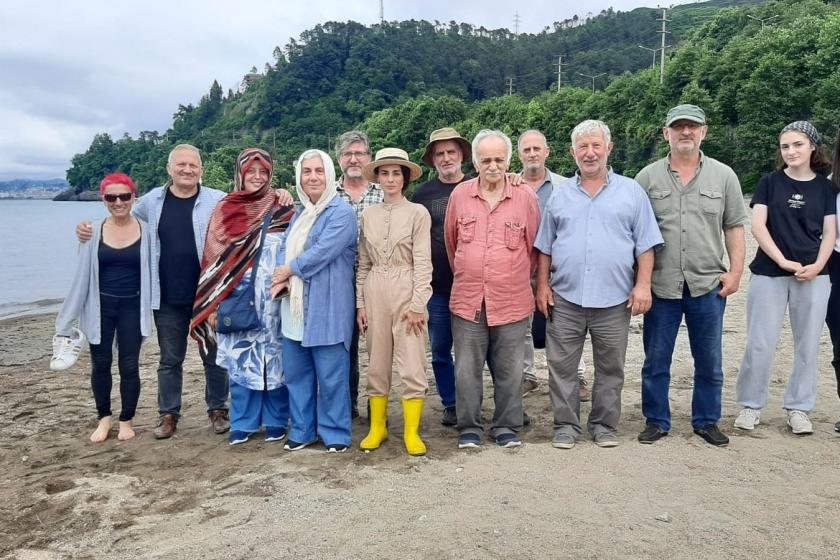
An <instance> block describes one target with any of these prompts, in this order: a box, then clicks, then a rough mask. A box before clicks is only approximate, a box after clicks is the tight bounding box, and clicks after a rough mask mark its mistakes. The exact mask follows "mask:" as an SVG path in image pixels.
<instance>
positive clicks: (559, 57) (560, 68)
mask: <svg viewBox="0 0 840 560" xmlns="http://www.w3.org/2000/svg"><path fill="white" fill-rule="evenodd" d="M568 64H569V63H568V62H565V63H564V62H563V55H562V54H558V55H557V91H560V87H561V86H562V85H563V67H564V66H566V65H568Z"/></svg>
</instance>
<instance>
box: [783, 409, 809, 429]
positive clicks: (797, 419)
mask: <svg viewBox="0 0 840 560" xmlns="http://www.w3.org/2000/svg"><path fill="white" fill-rule="evenodd" d="M787 423H788V426H790V431H791V432H793V433H794V434H796V435H805V434H813V433H814V426H812V425H811V420H809V419H808V415H807V414H805V413H804V412H802V411H801V410H788V421H787Z"/></svg>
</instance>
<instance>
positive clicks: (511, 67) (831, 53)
mask: <svg viewBox="0 0 840 560" xmlns="http://www.w3.org/2000/svg"><path fill="white" fill-rule="evenodd" d="M772 15H775V16H778V17H776V18H775V19H773V20H772V22H771V23H769V24H768V25H766V26H764V28H763V29H762V25H761V24H760V23H759V22H758V21H756V20H754V19H751V18H750V17H748V16H753V17H757V18H766V17H770V16H772ZM658 17H661V11H660V10H656V9H648V8H640V9H637V10H633V11H631V12H626V13H624V12H614V11H612V10H608V11H605V12H602V13H601V14H599V15H598V16H595V17H592V18H589V19H585V23H581V20H575V19H573V20H567V21H565V22H555V23H554V25H553V26H549V27H547V28H546V29H545V30H544V31H543V32H542V33H538V34H521V35H518V36H514V35H513V34H512V33H510V32H509V31H508V30H486V29H483V28H476V27H474V26H471V25H468V24H458V23H455V22H450V23H449V24H441V23H439V22H433V23H432V22H426V21H404V22H391V23H385V24H383V25H374V26H371V27H365V26H362V25H360V24H358V23H354V22H347V23H336V22H329V23H326V24H323V25H319V26H316V27H315V28H314V29H312V30H310V31H307V32H305V33H303V34H302V35H301V37H300V39H299V40H292V41H290V42H289V44H288V45H286V47H284V48H282V49H280V48H277V49H275V52H274V57H275V64H274V65H272V66H268V67H267V68H266V71H265V73H264V74H258V73H257V72H256V71H255V70H256V69H252V72H251V73H249V75H248V76H246V78H247V80H246V82H245V84H246V85H245V86H243V87H242V88H241V89H240V91H237V92H234V91H228V93H227V94H224V93H223V91H222V88H221V87H220V86H219V84H218V83H216V82H214V83H213V85H212V86H211V89H210V91H209V93H208V94H207V95H206V96H204V97H203V98H202V99H201V101H200V102H199V104H198V105H196V106H193V105H186V106H184V105H182V106H179V108H178V111H177V112H176V113H175V115H174V119H173V125H172V128H171V129H170V130H168V131H166V132H165V133H163V134H159V133H157V132H143V133H141V134H140V135H139V136H138V138H136V139H135V138H131V137H130V136H127V135H126V136H124V137H123V138H121V139H119V140H116V141H114V140H112V139H111V138H110V136H108V135H107V134H99V135H97V136H96V137H95V138H94V140H93V143H92V144H91V147H90V149H89V150H88V151H87V152H85V153H83V154H78V155H77V156H75V157H74V158H73V166H72V167H71V169H70V170H68V174H67V177H68V180H69V181H70V182H71V184H73V185H74V186H76V188H77V189H79V190H81V189H86V188H91V187H92V186H94V185H95V184H96V183H97V182H98V180H99V179H100V178H101V177H102V175H103V174H104V173H106V172H108V171H112V170H115V169H120V170H123V171H126V172H128V173H130V174H132V176H134V178H135V179H136V180H137V181H138V183H139V184H140V185H141V188H143V189H148V188H151V187H152V186H155V185H157V184H159V183H160V182H162V181H163V179H164V178H165V174H164V171H163V167H164V164H165V158H166V154H167V153H168V151H169V149H170V148H171V147H172V146H173V145H174V144H176V143H178V142H191V143H193V144H195V145H197V146H199V147H200V148H201V149H202V150H204V152H205V154H206V156H205V160H206V161H205V168H206V171H205V182H206V183H208V184H222V183H225V182H227V181H228V180H229V177H230V173H231V172H232V169H233V159H234V157H235V155H236V153H238V151H239V150H240V149H241V148H242V147H244V146H246V145H254V144H258V145H262V146H264V147H267V148H268V149H270V150H272V151H273V152H274V153H275V156H276V159H277V161H278V170H277V171H278V172H277V174H276V175H277V177H278V180H279V181H280V182H284V183H286V182H289V181H291V178H292V175H291V169H290V167H291V165H290V164H291V162H292V161H293V159H294V157H295V156H296V155H297V154H299V153H300V152H301V151H302V150H303V149H305V148H308V147H321V148H324V149H328V150H329V149H330V148H331V147H332V146H331V144H332V141H333V139H334V138H335V136H337V135H338V134H339V133H340V132H342V131H344V130H347V129H349V128H351V127H356V126H358V127H361V128H362V129H364V130H366V131H368V133H369V134H370V135H371V139H372V141H373V143H374V145H375V146H376V147H380V146H384V145H398V146H402V147H405V148H407V149H408V150H409V151H413V152H414V155H415V156H419V153H420V151H421V149H422V146H423V144H424V143H425V140H426V138H427V136H428V133H429V131H430V130H432V129H434V128H438V127H440V126H449V125H455V126H457V127H458V128H459V130H461V132H462V133H463V134H465V135H470V134H474V133H475V132H477V130H478V129H480V128H484V127H498V128H502V129H503V130H505V131H507V132H508V133H510V134H517V133H519V132H521V131H523V130H525V129H527V128H531V127H536V128H539V129H541V130H543V131H544V132H545V133H546V135H547V136H548V138H549V140H550V141H551V142H552V144H553V146H554V152H553V154H552V160H551V161H550V163H551V165H552V166H553V167H556V168H557V169H558V170H559V171H563V172H566V173H568V172H570V171H571V170H572V169H573V165H572V162H571V161H570V158H569V157H568V156H567V155H566V154H565V152H566V151H567V148H566V146H567V145H568V140H567V138H568V134H569V132H570V130H571V128H572V127H573V126H574V124H576V123H577V122H578V121H580V120H582V119H584V118H590V117H593V118H602V119H604V120H605V121H606V122H607V123H608V124H609V125H610V126H611V128H612V129H613V131H614V141H615V143H616V149H615V151H614V154H613V157H612V160H613V164H614V166H615V167H616V169H618V170H620V171H624V172H627V173H633V172H635V171H637V170H638V169H640V168H641V167H642V166H643V165H644V164H645V163H647V162H648V161H649V160H650V159H651V158H653V157H655V156H656V155H657V154H659V153H661V152H662V150H663V149H664V148H663V146H662V143H661V141H660V135H659V129H660V127H661V120H662V116H663V115H664V112H665V111H666V110H667V108H668V107H669V106H670V105H672V104H674V103H676V102H679V101H692V102H696V103H698V104H700V105H702V106H704V107H705V108H706V109H707V111H708V113H709V114H710V116H711V119H712V121H711V122H712V126H711V130H710V135H709V139H708V140H707V143H706V151H707V152H708V153H709V154H710V155H713V156H715V157H720V158H721V159H723V160H724V161H727V162H731V163H732V164H733V165H734V166H735V167H736V170H737V171H738V172H739V173H740V174H741V175H742V178H744V179H745V183H746V184H747V185H748V186H749V185H751V184H752V183H753V182H754V180H755V177H757V176H758V175H759V174H760V173H761V172H763V171H766V170H767V169H769V167H770V166H771V165H772V156H773V145H774V143H775V134H776V132H777V131H778V129H779V128H781V126H782V125H783V124H784V123H786V122H788V121H790V120H794V119H797V118H811V119H812V120H814V121H815V124H817V126H819V127H820V128H821V129H822V130H824V131H829V132H830V131H832V130H833V128H832V127H834V126H836V124H837V123H838V122H840V119H838V118H837V117H838V116H840V115H838V114H837V113H838V111H840V95H838V93H840V78H838V76H839V75H838V73H837V71H836V65H837V61H838V60H840V14H839V13H838V8H837V1H836V0H802V1H793V0H775V1H769V2H755V1H748V0H742V1H738V0H730V1H724V0H718V1H712V2H705V3H701V4H691V5H683V6H678V7H675V8H674V9H673V10H671V11H670V12H669V14H668V17H669V18H670V19H671V20H672V22H671V23H670V24H669V29H670V31H671V32H672V34H673V36H671V37H670V38H669V43H670V44H676V45H678V48H677V49H676V50H675V51H672V52H669V55H668V58H667V61H666V71H665V80H664V83H663V84H660V83H659V79H658V70H657V71H654V70H650V69H649V67H650V63H651V53H650V52H648V51H645V50H643V49H640V48H639V46H638V45H640V44H642V45H647V46H655V42H656V39H657V37H658V35H657V34H656V31H657V29H659V25H660V24H659V22H658V21H657V18H658ZM561 53H562V54H564V63H568V66H565V64H564V77H563V84H564V87H563V88H562V89H561V90H560V91H559V92H558V91H557V55H558V54H561ZM600 73H605V74H606V75H605V76H604V77H603V78H601V79H599V84H607V83H608V84H609V85H607V87H606V88H605V89H604V90H603V91H596V92H592V91H591V82H590V80H589V78H582V77H581V76H579V75H578V74H588V75H590V76H592V75H596V74H600ZM511 78H512V80H513V90H514V95H505V94H506V93H508V91H509V87H510V86H509V82H508V81H507V80H508V79H511ZM600 80H603V81H600ZM774 131H775V132H774Z"/></svg>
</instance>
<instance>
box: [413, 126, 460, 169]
mask: <svg viewBox="0 0 840 560" xmlns="http://www.w3.org/2000/svg"><path fill="white" fill-rule="evenodd" d="M440 140H455V141H456V142H457V143H458V145H459V146H461V152H462V153H463V156H464V163H467V162H468V161H470V159H472V144H470V141H469V140H467V139H466V138H463V137H461V135H460V134H458V131H457V130H455V129H454V128H450V127H446V128H439V129H437V130H435V131H434V132H432V133H431V134H430V135H429V143H428V144H426V149H425V150H424V151H423V157H421V158H420V159H421V160H422V161H423V163H425V164H426V165H428V166H429V167H434V166H435V164H434V162H433V161H432V145H433V144H434V143H435V142H439V141H440Z"/></svg>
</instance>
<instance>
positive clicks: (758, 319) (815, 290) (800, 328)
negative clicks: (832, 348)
mask: <svg viewBox="0 0 840 560" xmlns="http://www.w3.org/2000/svg"><path fill="white" fill-rule="evenodd" d="M830 293H831V282H830V281H829V278H828V275H822V276H817V277H816V278H814V279H813V280H810V281H807V282H800V281H799V280H797V279H796V278H794V277H793V276H778V277H773V276H761V275H755V276H753V277H752V280H751V281H750V291H749V294H748V295H747V347H746V348H745V349H744V359H743V360H742V361H741V370H740V371H739V372H738V381H737V383H736V385H735V390H736V395H737V398H738V404H739V405H741V406H745V407H749V408H764V406H765V405H766V404H767V396H768V391H769V386H770V376H771V374H772V373H773V357H774V355H775V354H776V344H777V342H778V341H779V335H780V334H781V331H782V322H783V321H784V318H785V310H786V309H787V311H788V313H789V315H790V330H791V331H792V332H793V371H792V372H791V374H790V378H789V379H788V384H787V389H786V390H785V396H784V403H783V407H784V408H785V409H786V410H802V411H805V412H808V411H810V410H812V409H813V408H814V404H815V403H816V400H817V372H818V370H819V369H818V368H819V355H820V335H821V333H822V328H823V323H824V322H825V312H826V309H827V307H828V296H829V294H830Z"/></svg>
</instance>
